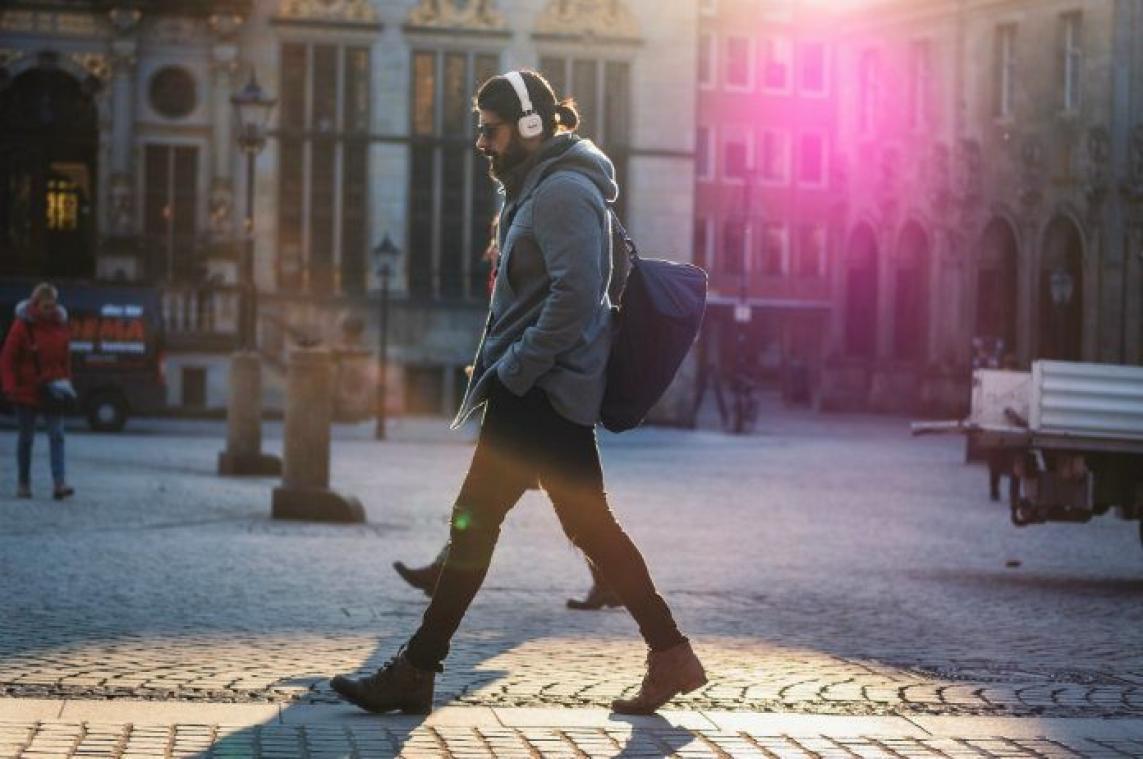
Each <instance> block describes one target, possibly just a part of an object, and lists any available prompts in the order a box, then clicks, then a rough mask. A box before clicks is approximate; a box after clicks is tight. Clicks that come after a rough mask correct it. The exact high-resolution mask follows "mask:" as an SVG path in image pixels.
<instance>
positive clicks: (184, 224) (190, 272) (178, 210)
mask: <svg viewBox="0 0 1143 759" xmlns="http://www.w3.org/2000/svg"><path fill="white" fill-rule="evenodd" d="M174 172H175V175H174V181H173V182H172V183H171V189H172V191H173V193H172V197H171V207H172V209H173V211H174V213H173V216H172V218H171V223H172V225H173V231H174V235H173V238H174V239H173V243H174V266H175V271H174V274H175V278H176V279H184V280H185V279H197V278H199V277H200V276H203V275H205V273H206V272H205V271H200V270H199V268H198V261H197V260H196V256H195V231H196V230H197V229H198V222H197V220H196V219H195V210H196V205H197V203H198V148H194V147H177V148H175V152H174ZM243 213H245V209H243Z"/></svg>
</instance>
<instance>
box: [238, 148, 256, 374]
mask: <svg viewBox="0 0 1143 759" xmlns="http://www.w3.org/2000/svg"><path fill="white" fill-rule="evenodd" d="M241 276H242V349H243V350H247V351H249V350H254V347H255V345H254V343H255V334H256V333H257V325H256V323H255V322H256V320H257V318H258V289H257V288H256V287H255V286H254V151H253V150H249V149H248V150H247V151H246V245H245V249H244V250H243V254H242V273H241Z"/></svg>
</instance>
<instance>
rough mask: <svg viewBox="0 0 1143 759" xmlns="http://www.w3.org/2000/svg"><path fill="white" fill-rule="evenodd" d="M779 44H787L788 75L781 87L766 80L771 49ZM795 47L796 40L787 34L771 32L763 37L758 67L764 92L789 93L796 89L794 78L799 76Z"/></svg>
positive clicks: (773, 93) (770, 93)
mask: <svg viewBox="0 0 1143 759" xmlns="http://www.w3.org/2000/svg"><path fill="white" fill-rule="evenodd" d="M777 44H784V45H785V46H786V63H785V65H786V77H785V82H784V84H783V85H782V86H781V87H771V86H770V85H769V84H768V83H767V81H766V66H767V65H768V63H769V61H770V58H769V54H770V51H771V49H772V47H773V46H774V45H777ZM795 47H796V46H795V44H794V41H793V40H792V39H790V37H788V36H786V35H782V34H769V35H766V36H765V37H763V38H762V41H761V44H760V45H759V54H758V68H759V69H760V71H759V75H760V77H759V87H760V89H761V91H762V92H763V93H765V94H767V95H789V94H790V93H792V92H793V91H794V80H795V78H797V76H798V70H797V54H796V50H795Z"/></svg>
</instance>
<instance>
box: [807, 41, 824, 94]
mask: <svg viewBox="0 0 1143 759" xmlns="http://www.w3.org/2000/svg"><path fill="white" fill-rule="evenodd" d="M802 89H804V90H807V91H809V92H822V91H823V90H825V46H824V45H822V44H821V43H820V42H808V43H806V44H804V45H802Z"/></svg>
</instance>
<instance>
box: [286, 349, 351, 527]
mask: <svg viewBox="0 0 1143 759" xmlns="http://www.w3.org/2000/svg"><path fill="white" fill-rule="evenodd" d="M332 416H333V357H332V354H331V353H330V352H329V351H328V350H326V349H324V348H299V349H295V350H294V351H293V352H292V353H291V354H290V366H289V372H288V374H287V381H286V426H285V433H284V434H285V439H284V441H283V454H284V462H283V466H282V485H281V487H278V488H275V489H274V494H273V500H272V505H271V510H272V512H271V513H272V515H273V517H274V518H275V519H306V520H315V521H324V522H364V521H365V509H364V508H363V507H362V505H361V502H360V501H358V500H357V499H356V498H353V497H352V496H343V495H340V494H338V493H335V492H334V491H332V490H330V489H329V444H330V422H331V420H332Z"/></svg>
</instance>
